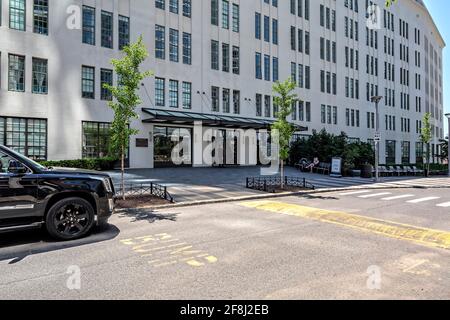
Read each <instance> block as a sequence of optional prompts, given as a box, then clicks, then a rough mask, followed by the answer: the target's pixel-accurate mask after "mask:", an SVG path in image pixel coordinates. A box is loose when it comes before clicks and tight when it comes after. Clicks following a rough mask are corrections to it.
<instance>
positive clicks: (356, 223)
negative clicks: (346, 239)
mask: <svg viewBox="0 0 450 320" xmlns="http://www.w3.org/2000/svg"><path fill="white" fill-rule="evenodd" d="M240 205H241V206H244V207H247V208H254V209H258V210H264V211H269V212H275V213H280V214H285V215H289V216H296V217H301V218H306V219H312V220H316V221H322V222H327V223H332V224H336V225H341V226H345V227H349V228H353V229H358V230H362V231H367V232H372V233H376V234H379V235H384V236H388V237H391V238H395V239H400V240H406V241H412V242H415V243H418V244H421V245H425V246H430V247H434V248H443V249H450V232H447V231H441V230H433V229H427V228H421V227H415V226H411V225H407V224H401V223H397V222H393V221H387V220H381V219H375V218H369V217H365V216H359V215H355V214H349V213H345V212H339V211H332V210H324V209H319V208H311V207H304V206H300V205H295V204H289V203H284V202H277V201H249V202H242V203H240Z"/></svg>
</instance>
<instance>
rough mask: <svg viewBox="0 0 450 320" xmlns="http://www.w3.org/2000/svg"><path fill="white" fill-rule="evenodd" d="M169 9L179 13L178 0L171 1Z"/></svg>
mask: <svg viewBox="0 0 450 320" xmlns="http://www.w3.org/2000/svg"><path fill="white" fill-rule="evenodd" d="M169 11H170V12H172V13H175V14H178V0H170V1H169Z"/></svg>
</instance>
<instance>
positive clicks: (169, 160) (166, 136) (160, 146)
mask: <svg viewBox="0 0 450 320" xmlns="http://www.w3.org/2000/svg"><path fill="white" fill-rule="evenodd" d="M191 137H192V129H189V128H176V127H161V126H155V128H154V130H153V139H154V166H155V167H171V166H175V163H174V159H173V157H172V151H173V150H174V148H175V146H176V145H177V144H178V143H179V142H178V141H180V142H181V141H184V139H189V140H186V141H187V142H188V144H189V150H187V151H186V150H183V151H180V154H179V159H181V158H183V159H184V160H183V161H182V164H181V165H185V166H191V165H192V154H191V152H190V150H191V149H192V148H191V147H192V139H191ZM177 165H179V164H177Z"/></svg>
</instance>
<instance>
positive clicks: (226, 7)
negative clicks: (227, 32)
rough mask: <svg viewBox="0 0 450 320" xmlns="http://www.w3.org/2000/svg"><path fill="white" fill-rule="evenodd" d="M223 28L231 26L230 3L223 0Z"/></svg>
mask: <svg viewBox="0 0 450 320" xmlns="http://www.w3.org/2000/svg"><path fill="white" fill-rule="evenodd" d="M222 28H224V29H229V28H230V3H229V2H228V1H227V0H222Z"/></svg>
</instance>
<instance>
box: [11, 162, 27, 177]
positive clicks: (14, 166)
mask: <svg viewBox="0 0 450 320" xmlns="http://www.w3.org/2000/svg"><path fill="white" fill-rule="evenodd" d="M8 172H9V173H14V174H25V173H27V172H28V169H27V167H25V166H24V165H23V164H22V163H20V162H19V161H16V160H10V161H9V166H8Z"/></svg>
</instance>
